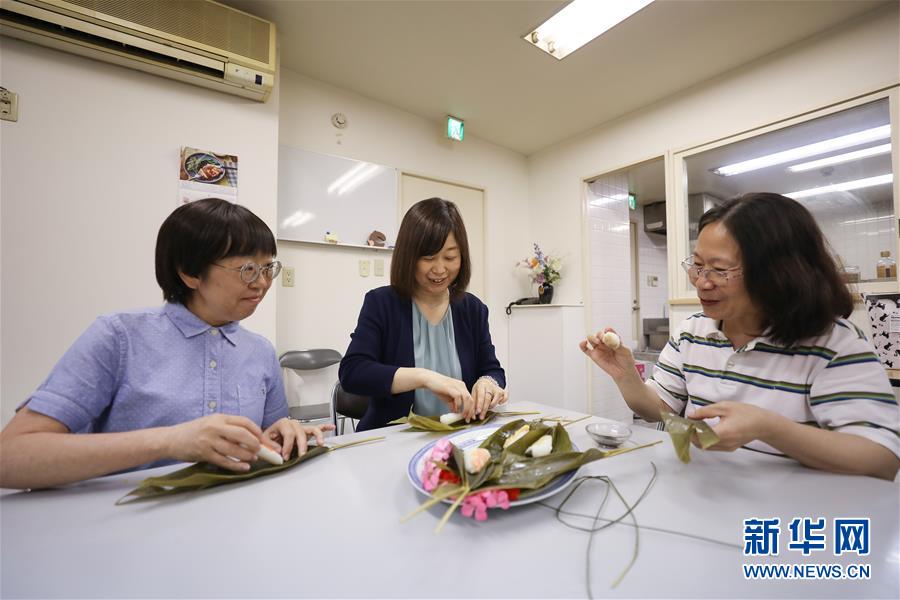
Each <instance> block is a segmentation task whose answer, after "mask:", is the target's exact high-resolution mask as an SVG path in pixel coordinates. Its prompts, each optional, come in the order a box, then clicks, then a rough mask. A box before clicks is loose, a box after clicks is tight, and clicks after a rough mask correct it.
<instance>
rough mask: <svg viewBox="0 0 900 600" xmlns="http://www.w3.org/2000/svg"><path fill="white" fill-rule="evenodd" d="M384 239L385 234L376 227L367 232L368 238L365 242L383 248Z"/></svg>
mask: <svg viewBox="0 0 900 600" xmlns="http://www.w3.org/2000/svg"><path fill="white" fill-rule="evenodd" d="M386 240H387V238H386V237H385V235H384V234H383V233H381V232H380V231H378V230H377V229H376V230H375V231H373V232H372V233H370V234H369V239H368V240H366V243H367V244H368V245H370V246H374V247H376V248H384V243H385V241H386Z"/></svg>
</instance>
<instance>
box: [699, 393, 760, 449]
mask: <svg viewBox="0 0 900 600" xmlns="http://www.w3.org/2000/svg"><path fill="white" fill-rule="evenodd" d="M687 416H688V417H689V418H691V419H697V420H700V419H710V418H713V417H718V418H719V422H718V423H716V424H715V425H714V426H713V427H712V430H713V431H715V432H716V435H718V436H719V441H718V443H716V444H714V445H712V446H710V447H709V448H707V450H724V451H726V452H731V451H733V450H737V449H738V448H740V447H741V446H744V445H746V444H747V443H749V442H752V441H753V440H758V439H761V438H764V437H765V436H766V435H767V433H768V432H769V431H770V430H771V423H772V420H773V419H775V418H778V415H776V414H775V413H773V412H772V411H769V410H766V409H764V408H760V407H759V406H754V405H752V404H744V403H743V402H731V401H724V402H716V403H715V404H710V405H708V406H704V407H702V408H698V409H697V410H695V411H694V412H692V413H691V414H689V415H687ZM693 442H694V445H695V446H698V447H699V445H698V441H697V439H696V436H694V440H693Z"/></svg>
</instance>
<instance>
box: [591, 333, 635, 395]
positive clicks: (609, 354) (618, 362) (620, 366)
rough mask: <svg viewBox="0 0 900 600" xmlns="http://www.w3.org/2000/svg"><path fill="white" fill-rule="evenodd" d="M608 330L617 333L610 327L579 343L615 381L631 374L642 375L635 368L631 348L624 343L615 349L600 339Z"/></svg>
mask: <svg viewBox="0 0 900 600" xmlns="http://www.w3.org/2000/svg"><path fill="white" fill-rule="evenodd" d="M608 331H612V332H613V333H615V331H614V330H613V329H612V328H610V327H607V328H606V329H604V330H603V331H599V332H597V333H596V334H594V333H592V334H590V335H588V336H587V339H585V340H583V341H582V342H581V343H580V344H579V345H578V346H579V348H581V351H582V352H584V353H585V354H586V355H587V356H589V357H590V359H591V360H592V361H594V362H595V363H597V366H598V367H600V368H601V369H603V370H604V371H605V372H606V374H607V375H609V376H610V377H612V378H613V381H615V382H619V381H621V380H622V379H624V378H626V377H629V376H634V377H640V376H639V375H638V373H637V369H635V366H634V356H632V354H631V350H629V349H628V348H626V347H625V346H624V345H622V344H620V345H619V347H618V348H616V349H615V350H613V349H612V348H610V347H609V346H607V345H606V344H604V343H603V342H602V341H601V340H600V338H601V337H602V336H603V334H604V333H606V332H608Z"/></svg>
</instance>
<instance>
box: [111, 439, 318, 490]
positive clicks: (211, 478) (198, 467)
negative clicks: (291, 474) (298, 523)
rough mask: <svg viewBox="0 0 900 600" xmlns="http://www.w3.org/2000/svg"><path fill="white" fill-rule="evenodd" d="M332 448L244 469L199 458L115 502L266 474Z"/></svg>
mask: <svg viewBox="0 0 900 600" xmlns="http://www.w3.org/2000/svg"><path fill="white" fill-rule="evenodd" d="M328 451H329V448H327V447H325V446H310V448H309V450H308V451H307V452H306V454H304V455H303V456H298V455H297V449H296V448H295V449H294V455H293V456H292V457H291V458H290V459H289V460H286V461H285V462H284V464H282V465H270V464H269V463H267V462H263V461H257V462H255V463H253V464H251V465H250V470H249V471H247V472H244V473H237V472H234V471H227V470H225V469H223V468H221V467H217V466H215V465H212V464H210V463H206V462H200V463H195V464H193V465H191V466H189V467H185V468H183V469H179V470H177V471H173V472H172V473H168V474H166V475H161V476H159V477H148V478H147V479H145V480H143V481H142V482H141V484H140V485H139V486H138V487H136V488H135V489H133V490H131V491H130V492H128V493H127V494H125V496H123V497H122V498H120V499H119V500H118V501H117V502H116V504H127V503H129V502H134V501H137V500H150V499H153V498H161V497H163V496H172V495H174V494H181V493H184V492H191V491H197V490H205V489H207V488H211V487H215V486H217V485H225V484H228V483H235V482H237V481H245V480H247V479H255V478H257V477H265V476H267V475H272V474H274V473H279V472H281V471H285V470H287V469H290V468H291V467H295V466H297V465H298V464H300V463H302V462H305V461H307V460H309V459H311V458H315V457H317V456H321V455H322V454H325V453H326V452H328Z"/></svg>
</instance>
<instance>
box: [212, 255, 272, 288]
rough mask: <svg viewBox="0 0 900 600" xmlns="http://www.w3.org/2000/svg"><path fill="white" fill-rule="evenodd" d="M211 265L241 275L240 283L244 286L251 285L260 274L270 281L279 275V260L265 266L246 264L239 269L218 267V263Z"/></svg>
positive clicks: (252, 263)
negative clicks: (244, 284)
mask: <svg viewBox="0 0 900 600" xmlns="http://www.w3.org/2000/svg"><path fill="white" fill-rule="evenodd" d="M213 265H215V266H217V267H219V268H220V269H226V270H228V271H238V272H239V273H240V274H241V281H243V282H244V283H246V284H251V283H253V282H254V281H256V280H257V279H259V276H260V274H262V275H265V276H266V279H268V280H269V281H272V280H273V279H275V278H276V277H278V274H279V273H281V261H280V260H273V261H272V262H270V263H269V264H267V265H258V264H256V263H255V262H248V263H247V264H245V265H241V266H240V267H226V266H225V265H220V264H218V263H213Z"/></svg>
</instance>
